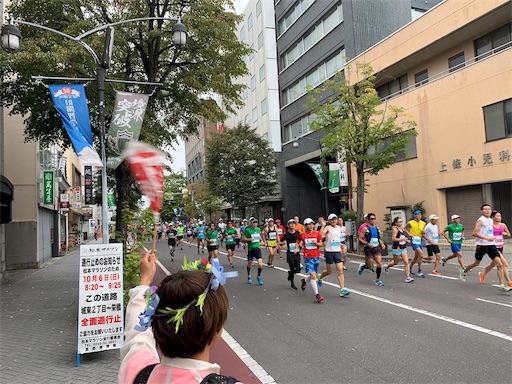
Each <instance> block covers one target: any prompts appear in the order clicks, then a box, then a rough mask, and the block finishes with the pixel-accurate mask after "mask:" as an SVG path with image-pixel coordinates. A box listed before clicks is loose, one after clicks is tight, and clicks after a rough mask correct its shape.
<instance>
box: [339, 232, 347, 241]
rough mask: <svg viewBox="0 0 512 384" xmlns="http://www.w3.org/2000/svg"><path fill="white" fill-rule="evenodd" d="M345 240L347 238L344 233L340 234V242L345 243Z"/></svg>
mask: <svg viewBox="0 0 512 384" xmlns="http://www.w3.org/2000/svg"><path fill="white" fill-rule="evenodd" d="M346 238H347V235H346V234H345V232H341V236H340V241H345V240H346Z"/></svg>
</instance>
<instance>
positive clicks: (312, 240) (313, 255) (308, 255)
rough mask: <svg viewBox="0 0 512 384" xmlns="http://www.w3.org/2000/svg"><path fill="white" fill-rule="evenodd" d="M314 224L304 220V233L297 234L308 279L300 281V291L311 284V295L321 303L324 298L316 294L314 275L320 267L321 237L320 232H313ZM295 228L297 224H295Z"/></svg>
mask: <svg viewBox="0 0 512 384" xmlns="http://www.w3.org/2000/svg"><path fill="white" fill-rule="evenodd" d="M314 225H315V222H314V221H313V219H310V218H309V217H308V218H307V219H306V220H304V226H305V227H306V229H305V231H304V232H301V233H300V234H299V238H298V244H300V245H302V247H303V248H304V264H305V266H306V273H307V274H308V277H306V278H305V279H302V280H301V282H302V286H301V289H302V290H303V291H304V290H305V289H306V284H307V283H308V282H309V283H311V288H313V293H314V294H315V298H316V301H317V303H321V302H322V301H323V300H324V298H323V297H322V296H321V295H320V293H318V284H317V280H316V275H317V273H318V266H319V265H320V247H321V246H322V235H321V234H320V232H318V231H315V230H313V227H314ZM295 226H297V224H295Z"/></svg>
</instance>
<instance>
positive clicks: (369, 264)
mask: <svg viewBox="0 0 512 384" xmlns="http://www.w3.org/2000/svg"><path fill="white" fill-rule="evenodd" d="M376 219H377V218H376V217H375V214H374V213H368V216H367V220H368V224H367V225H366V227H364V229H363V232H361V233H359V242H360V243H361V244H363V246H364V254H365V256H366V264H360V265H359V268H358V269H357V274H358V275H359V276H361V275H362V274H363V271H364V270H365V269H367V268H368V269H373V263H374V262H375V263H376V264H377V270H376V274H377V279H376V280H375V284H376V285H380V286H381V287H383V286H384V283H383V282H382V280H381V279H380V274H381V272H382V253H381V248H380V247H381V246H380V243H381V240H380V230H379V227H377V225H376V224H375V220H376Z"/></svg>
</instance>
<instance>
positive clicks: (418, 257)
mask: <svg viewBox="0 0 512 384" xmlns="http://www.w3.org/2000/svg"><path fill="white" fill-rule="evenodd" d="M413 215H414V218H413V219H412V220H409V222H408V223H407V225H406V226H405V227H404V232H405V233H406V234H407V235H408V236H409V237H410V238H411V245H412V250H413V251H414V257H413V259H412V261H411V267H410V269H411V271H410V272H411V275H413V276H414V275H415V273H414V272H413V271H412V267H413V266H414V264H416V262H417V263H418V276H419V277H425V274H424V273H423V271H422V270H421V265H422V263H423V244H422V239H423V230H424V229H425V225H427V223H425V222H424V221H423V220H421V217H422V214H421V211H420V210H419V209H417V210H415V211H414V212H413Z"/></svg>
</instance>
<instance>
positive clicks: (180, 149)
mask: <svg viewBox="0 0 512 384" xmlns="http://www.w3.org/2000/svg"><path fill="white" fill-rule="evenodd" d="M249 1H257V0H234V4H235V12H236V13H238V14H241V13H242V12H243V11H244V9H245V7H246V6H247V4H248V3H249ZM169 153H170V154H171V156H172V162H171V163H170V164H169V165H170V167H171V168H172V170H173V171H174V172H179V171H181V170H183V169H187V164H186V162H185V142H184V141H183V140H180V141H179V142H178V143H177V144H176V145H175V146H174V149H171V150H170V151H169Z"/></svg>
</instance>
